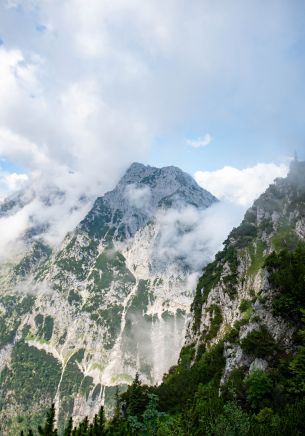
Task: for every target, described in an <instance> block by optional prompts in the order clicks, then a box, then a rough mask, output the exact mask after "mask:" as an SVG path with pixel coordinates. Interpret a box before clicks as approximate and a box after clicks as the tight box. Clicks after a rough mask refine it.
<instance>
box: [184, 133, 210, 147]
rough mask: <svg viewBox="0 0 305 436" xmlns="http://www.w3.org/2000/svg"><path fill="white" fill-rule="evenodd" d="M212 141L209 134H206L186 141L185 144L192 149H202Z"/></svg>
mask: <svg viewBox="0 0 305 436" xmlns="http://www.w3.org/2000/svg"><path fill="white" fill-rule="evenodd" d="M212 140H213V138H212V136H211V135H210V134H209V133H206V134H205V135H204V136H202V137H200V138H197V139H187V141H186V143H187V144H188V145H190V146H191V147H193V148H202V147H207V146H208V145H209V144H211V142H212Z"/></svg>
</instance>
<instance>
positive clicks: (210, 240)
mask: <svg viewBox="0 0 305 436" xmlns="http://www.w3.org/2000/svg"><path fill="white" fill-rule="evenodd" d="M243 214H244V208H243V207H236V206H235V205H233V204H231V203H228V202H219V203H215V204H214V205H212V206H211V207H209V208H207V209H204V210H198V209H196V208H194V207H192V206H188V207H186V208H183V209H179V210H176V209H168V210H165V211H160V212H159V213H158V214H157V217H156V221H157V225H158V227H159V232H158V237H157V238H156V244H155V250H154V251H155V255H154V258H153V265H154V266H155V268H157V269H160V268H161V269H162V265H164V267H166V268H168V265H169V264H172V265H175V264H177V263H178V262H179V261H180V262H182V263H183V264H186V265H188V267H189V269H190V271H191V272H192V273H194V272H197V273H198V272H200V271H201V269H202V267H203V265H205V264H207V263H208V262H210V261H211V260H212V259H213V257H214V256H215V254H216V253H217V251H219V250H220V249H221V247H222V243H223V242H224V240H225V239H226V237H227V236H228V234H229V232H230V231H231V230H232V228H233V227H235V226H237V225H238V224H239V223H240V221H241V220H242V217H243Z"/></svg>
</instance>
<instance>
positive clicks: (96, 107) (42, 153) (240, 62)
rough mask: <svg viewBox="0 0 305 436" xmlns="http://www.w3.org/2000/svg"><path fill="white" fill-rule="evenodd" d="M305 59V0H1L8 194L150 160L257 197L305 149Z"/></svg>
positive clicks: (72, 190) (68, 187) (93, 189)
mask: <svg viewBox="0 0 305 436" xmlns="http://www.w3.org/2000/svg"><path fill="white" fill-rule="evenodd" d="M304 55H305V3H304V1H303V0H269V1H267V2H266V1H263V0H249V1H247V2H245V1H244V0H232V1H230V2H228V1H227V0H220V1H217V2H215V1H214V0H192V1H191V2H190V1H189V0H145V1H143V0H0V101H1V105H0V200H1V199H3V198H4V197H5V196H7V195H8V194H11V193H12V192H15V191H16V190H18V189H20V188H23V187H25V186H27V185H30V186H31V187H32V189H34V190H36V191H37V192H40V193H41V192H47V191H48V190H49V189H51V188H50V187H55V188H57V189H64V190H65V191H66V192H67V193H68V195H67V198H68V199H69V200H68V201H67V203H66V208H67V210H70V209H71V207H72V205H73V202H75V201H76V200H77V199H78V198H79V197H80V196H81V195H83V194H84V193H85V194H86V195H88V196H89V197H92V198H93V197H96V196H97V195H101V194H103V193H104V192H105V191H106V190H109V189H111V188H113V187H114V185H115V183H116V182H117V181H118V179H119V178H120V177H121V175H122V174H123V172H124V171H125V169H126V168H127V167H128V165H129V164H130V163H131V162H133V161H140V162H143V163H146V164H150V165H154V166H167V165H176V166H178V167H180V168H182V169H183V170H185V171H187V172H188V173H190V174H192V175H194V177H195V179H196V180H197V182H198V183H199V184H200V185H201V186H203V187H205V188H207V189H209V190H211V192H212V193H213V194H215V195H217V196H218V197H219V198H221V199H224V200H226V201H231V202H233V203H235V204H238V205H242V206H244V207H246V206H249V205H250V204H251V202H252V201H253V199H254V198H255V196H257V195H259V194H260V193H261V192H262V191H263V190H264V189H265V188H266V186H268V184H269V183H271V182H272V180H273V179H274V178H275V177H278V176H283V175H285V174H286V172H287V165H288V164H289V159H290V158H291V156H293V154H294V152H295V151H296V152H297V153H298V155H299V158H300V159H302V158H304V159H305V130H304V116H305V80H304V78H305V56H304ZM52 189H53V188H52ZM35 210H36V209H35ZM37 210H38V209H37ZM31 213H32V212H31ZM78 218H79V216H77V217H75V222H76V221H77V219H78ZM73 223H74V221H73ZM71 225H72V224H71Z"/></svg>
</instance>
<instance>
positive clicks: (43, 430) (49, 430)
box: [38, 404, 57, 436]
mask: <svg viewBox="0 0 305 436" xmlns="http://www.w3.org/2000/svg"><path fill="white" fill-rule="evenodd" d="M54 427H55V406H54V404H52V406H51V408H50V409H49V410H48V412H47V417H46V422H45V425H44V427H41V426H40V425H39V426H38V433H39V434H40V435H42V436H57V429H55V428H54Z"/></svg>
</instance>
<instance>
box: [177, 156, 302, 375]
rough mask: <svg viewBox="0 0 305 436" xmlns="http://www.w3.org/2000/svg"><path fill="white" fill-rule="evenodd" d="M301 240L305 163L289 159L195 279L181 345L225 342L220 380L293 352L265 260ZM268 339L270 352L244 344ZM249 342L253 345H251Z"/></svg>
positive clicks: (198, 348) (288, 325) (206, 346)
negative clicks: (276, 353)
mask: <svg viewBox="0 0 305 436" xmlns="http://www.w3.org/2000/svg"><path fill="white" fill-rule="evenodd" d="M304 241H305V163H304V162H297V161H294V162H293V163H292V164H291V168H290V173H289V175H288V177H287V178H286V179H277V180H276V181H275V183H274V184H273V185H271V186H270V187H269V188H268V189H267V191H266V192H265V193H264V194H263V195H261V197H260V198H259V199H258V200H256V201H255V203H254V205H253V206H252V207H251V208H250V209H249V210H248V211H247V213H246V215H245V218H244V220H243V222H242V223H241V225H240V226H239V227H238V228H235V229H233V231H232V232H231V234H230V235H229V237H228V239H227V240H226V241H225V243H224V249H223V251H221V252H219V253H218V254H217V255H216V258H215V261H214V262H212V263H210V264H209V265H208V266H207V267H206V268H205V270H204V273H203V275H202V276H201V278H200V279H199V282H198V286H197V290H196V296H195V299H194V301H193V304H192V309H191V320H190V323H189V325H188V328H187V334H186V344H185V345H186V346H188V347H191V348H194V349H195V355H196V353H200V352H201V350H202V349H209V348H210V347H211V346H212V345H213V344H216V343H218V342H221V341H224V357H225V361H226V363H225V370H224V374H223V378H222V381H221V383H224V382H225V381H226V380H227V379H228V377H229V376H230V374H231V373H232V371H233V370H234V369H238V368H243V369H244V368H247V369H248V370H249V371H253V370H254V369H263V370H265V369H266V368H267V367H268V365H269V361H270V359H272V351H270V350H271V349H272V347H273V345H272V344H274V346H275V347H280V349H281V350H282V351H283V352H284V353H285V352H286V353H289V352H291V351H293V348H294V346H295V341H294V340H293V333H294V328H293V327H292V325H291V323H289V322H287V320H285V319H283V317H281V316H278V315H276V314H275V313H274V310H273V307H272V300H273V297H274V295H276V292H277V289H274V287H273V286H272V285H271V284H270V277H269V274H268V270H267V268H265V266H264V264H265V260H266V258H267V256H268V255H270V253H271V252H276V253H279V252H280V251H281V250H282V249H287V250H294V249H296V247H297V246H298V243H299V242H304ZM260 340H261V341H262V342H264V343H268V347H269V355H268V353H266V356H263V354H264V353H263V352H261V354H262V355H256V354H260V353H259V352H258V353H256V352H253V353H251V352H249V348H250V346H249V345H248V344H250V342H251V344H252V345H253V344H257V345H256V346H257V350H256V351H258V348H259V342H260ZM253 346H254V345H253Z"/></svg>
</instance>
